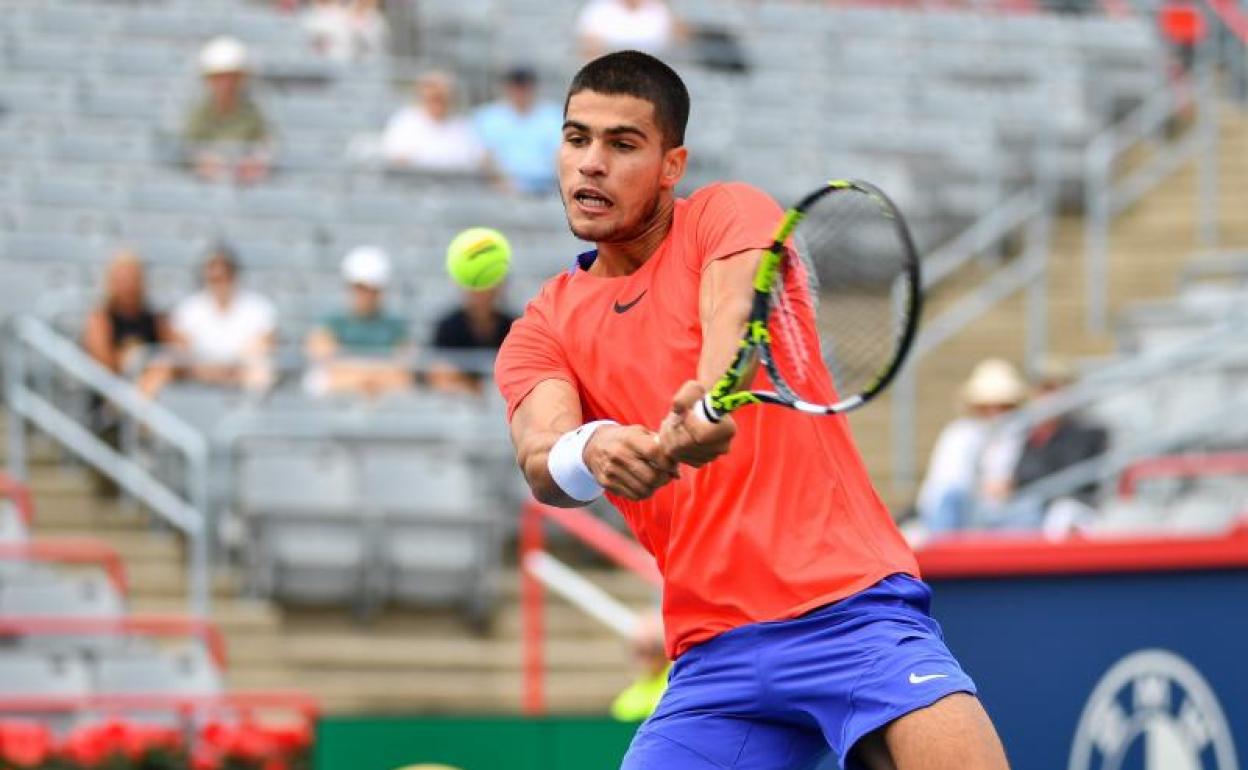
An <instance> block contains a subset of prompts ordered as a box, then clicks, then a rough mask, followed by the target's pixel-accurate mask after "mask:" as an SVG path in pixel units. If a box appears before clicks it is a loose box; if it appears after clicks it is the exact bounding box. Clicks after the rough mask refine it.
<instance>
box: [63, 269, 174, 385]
mask: <svg viewBox="0 0 1248 770" xmlns="http://www.w3.org/2000/svg"><path fill="white" fill-rule="evenodd" d="M172 339H173V335H172V330H171V328H170V326H169V320H168V319H167V318H166V317H165V315H164V314H163V313H158V312H156V311H155V310H152V308H151V306H150V305H149V304H148V301H147V286H146V280H145V277H144V271H143V262H142V261H141V260H140V259H139V255H138V254H136V253H135V252H134V251H131V250H129V249H122V250H121V251H118V252H117V253H116V254H114V255H113V258H112V261H111V262H109V265H108V272H107V273H106V274H105V277H104V301H103V302H101V303H100V305H99V306H97V307H96V308H95V309H94V310H92V311H91V314H90V315H88V316H87V323H86V326H85V328H84V329H83V334H82V346H83V347H84V348H85V349H86V351H87V353H88V354H90V356H91V357H92V358H94V359H95V360H96V361H98V362H100V363H101V364H103V365H104V366H105V367H106V368H107V369H108V370H109V371H111V372H113V373H114V374H119V375H125V374H126V373H127V372H130V371H132V370H133V366H134V359H135V357H136V356H138V355H141V354H142V351H143V349H144V348H148V347H153V346H159V345H165V344H168V343H169V342H171V341H172ZM158 381H159V376H158V375H156V374H155V370H151V369H149V370H148V371H147V372H145V373H144V375H143V377H141V378H140V381H139V384H140V387H142V388H143V389H144V390H145V391H147V390H151V389H154V388H156V387H158V385H157V383H158Z"/></svg>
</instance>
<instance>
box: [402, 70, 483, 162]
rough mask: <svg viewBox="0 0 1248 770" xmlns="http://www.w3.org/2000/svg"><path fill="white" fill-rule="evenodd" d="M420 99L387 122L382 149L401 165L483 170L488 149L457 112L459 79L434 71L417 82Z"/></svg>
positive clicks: (417, 92)
mask: <svg viewBox="0 0 1248 770" xmlns="http://www.w3.org/2000/svg"><path fill="white" fill-rule="evenodd" d="M416 97H417V99H416V102H415V103H413V104H409V105H408V106H406V107H404V108H402V109H401V110H399V111H398V112H397V113H395V114H394V116H393V117H391V118H390V122H389V123H387V124H386V130H385V133H383V134H382V137H381V150H382V155H383V156H384V158H385V160H386V162H387V163H389V164H390V165H391V166H394V167H397V168H411V169H420V170H426V171H444V172H464V173H470V172H474V171H482V170H483V169H484V163H485V149H484V148H483V147H482V146H481V143H480V142H479V141H478V140H477V136H476V134H475V133H474V132H473V130H472V124H471V123H470V122H469V120H468V119H467V118H465V117H463V116H462V115H456V114H454V112H453V108H454V102H455V81H454V80H452V79H451V76H450V75H447V74H446V73H444V72H430V73H428V74H426V75H424V76H423V77H421V78H420V80H419V81H418V82H417V84H416Z"/></svg>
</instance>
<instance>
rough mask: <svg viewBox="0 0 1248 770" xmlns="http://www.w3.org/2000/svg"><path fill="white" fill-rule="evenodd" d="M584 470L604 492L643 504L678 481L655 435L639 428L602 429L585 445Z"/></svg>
mask: <svg viewBox="0 0 1248 770" xmlns="http://www.w3.org/2000/svg"><path fill="white" fill-rule="evenodd" d="M583 457H584V460H585V467H587V468H589V472H590V473H592V474H594V478H595V479H596V480H597V481H598V483H599V484H601V485H602V486H603V488H604V489H606V490H607V491H608V492H610V493H612V494H614V495H619V496H620V497H623V498H624V499H626V500H645V499H647V498H649V497H650V496H651V495H653V494H654V493H655V492H656V491H657V490H658V489H659V488H660V487H662V486H663V485H664V484H667V483H668V482H669V481H672V480H673V479H675V478H678V477H679V471H678V466H677V464H676V462H675V461H673V460H672V459H671V458H670V457H668V455H667V453H666V452H664V451H663V448H662V447H661V446H660V444H659V442H658V440H657V436H656V434H655V433H654V432H653V431H651V430H647V429H646V428H643V427H641V426H640V425H604V426H602V427H601V428H599V429H598V430H596V431H594V435H593V436H592V437H590V439H589V443H587V444H586V445H585V452H584V455H583Z"/></svg>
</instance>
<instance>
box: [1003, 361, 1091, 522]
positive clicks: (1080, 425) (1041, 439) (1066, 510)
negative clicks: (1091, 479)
mask: <svg viewBox="0 0 1248 770" xmlns="http://www.w3.org/2000/svg"><path fill="white" fill-rule="evenodd" d="M1074 380H1075V375H1074V369H1073V367H1071V365H1070V364H1069V362H1067V361H1065V360H1063V359H1059V358H1049V359H1048V360H1046V361H1044V362H1043V363H1042V365H1041V366H1040V368H1039V371H1038V373H1037V379H1036V382H1035V388H1036V396H1037V398H1043V397H1044V396H1047V395H1050V394H1052V393H1054V392H1056V391H1058V390H1061V389H1062V388H1064V387H1066V386H1068V385H1070V384H1071V383H1072V382H1074ZM1108 443H1109V442H1108V435H1107V433H1106V431H1105V429H1104V428H1103V427H1101V426H1099V425H1094V424H1090V423H1087V422H1085V421H1084V420H1082V419H1080V418H1079V417H1077V416H1075V415H1071V414H1062V415H1058V416H1057V417H1053V418H1052V419H1049V420H1045V421H1044V422H1042V423H1040V424H1038V425H1036V426H1035V427H1033V428H1032V429H1031V431H1030V432H1029V433H1028V434H1027V436H1026V438H1025V439H1024V440H1023V446H1022V451H1021V453H1020V455H1019V458H1018V463H1017V464H1016V465H1015V466H1014V477H1013V486H1014V489H1015V490H1018V491H1023V490H1026V488H1027V485H1028V484H1031V483H1033V482H1036V481H1039V480H1040V479H1043V478H1045V477H1047V476H1051V475H1053V474H1055V473H1058V472H1059V471H1062V470H1065V469H1066V468H1069V467H1071V466H1072V465H1077V464H1079V463H1081V462H1083V461H1084V460H1090V459H1092V458H1093V457H1099V456H1100V455H1102V454H1104V453H1105V449H1106V446H1107V445H1108ZM1095 494H1096V487H1095V486H1094V485H1088V486H1085V487H1082V488H1080V489H1078V490H1076V491H1075V492H1074V494H1073V495H1071V496H1069V497H1063V498H1058V499H1055V500H1035V501H1030V500H1021V501H1019V502H1018V504H1019V505H1036V506H1040V507H1041V508H1042V509H1043V510H1042V511H1037V512H1036V517H1037V518H1039V517H1040V516H1041V515H1043V520H1044V530H1045V532H1046V534H1048V535H1049V536H1051V537H1063V536H1065V535H1066V534H1069V533H1070V532H1071V531H1072V530H1073V529H1075V528H1076V527H1078V526H1079V525H1081V524H1083V523H1086V522H1087V520H1088V519H1089V518H1090V517H1091V516H1092V513H1093V508H1092V504H1093V502H1094V499H1093V498H1094V496H1095Z"/></svg>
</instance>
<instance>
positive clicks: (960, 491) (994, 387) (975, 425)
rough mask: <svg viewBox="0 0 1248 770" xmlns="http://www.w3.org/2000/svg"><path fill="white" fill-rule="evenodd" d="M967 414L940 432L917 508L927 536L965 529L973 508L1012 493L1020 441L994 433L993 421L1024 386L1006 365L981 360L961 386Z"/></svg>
mask: <svg viewBox="0 0 1248 770" xmlns="http://www.w3.org/2000/svg"><path fill="white" fill-rule="evenodd" d="M961 395H962V402H963V404H964V406H965V408H966V410H967V414H966V415H965V416H963V417H959V418H958V419H956V420H954V421H953V422H951V423H949V424H948V425H946V426H945V427H944V429H943V430H942V431H941V432H940V436H939V438H937V440H936V446H935V447H934V448H933V449H932V456H931V459H930V460H929V461H928V466H927V474H926V476H925V477H924V479H923V484H922V486H921V487H920V488H919V497H918V501H917V502H916V507H917V509H918V513H919V521H920V522H921V523H922V525H923V527H924V530H925V532H926V533H927V534H929V535H937V534H942V533H947V532H953V531H957V530H961V529H967V528H969V527H971V526H972V525H974V524H975V523H976V522H973V521H972V520H971V519H972V517H973V514H974V513H975V512H976V510H977V508H978V506H981V505H990V506H991V505H996V504H1000V503H1003V502H1005V500H1007V499H1008V497H1009V495H1010V493H1011V492H1012V490H1013V473H1014V466H1015V464H1016V463H1017V461H1018V456H1019V450H1020V446H1019V444H1020V442H1019V440H1018V438H1017V437H1014V436H1011V435H1008V434H997V435H993V433H992V428H993V421H994V420H995V419H996V418H999V417H1001V416H1002V415H1004V414H1006V413H1008V412H1010V411H1012V410H1013V409H1015V408H1017V407H1018V405H1019V404H1021V403H1022V402H1023V400H1024V398H1026V395H1027V386H1026V384H1025V383H1024V382H1023V379H1022V377H1020V376H1019V374H1018V370H1017V369H1015V368H1014V365H1013V364H1011V363H1010V362H1009V361H1005V360H1002V359H999V358H990V359H987V360H984V361H981V362H980V363H979V364H977V365H976V366H975V369H974V370H973V371H972V372H971V376H970V378H969V379H968V380H967V381H966V384H965V385H963V387H962V394H961Z"/></svg>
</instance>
